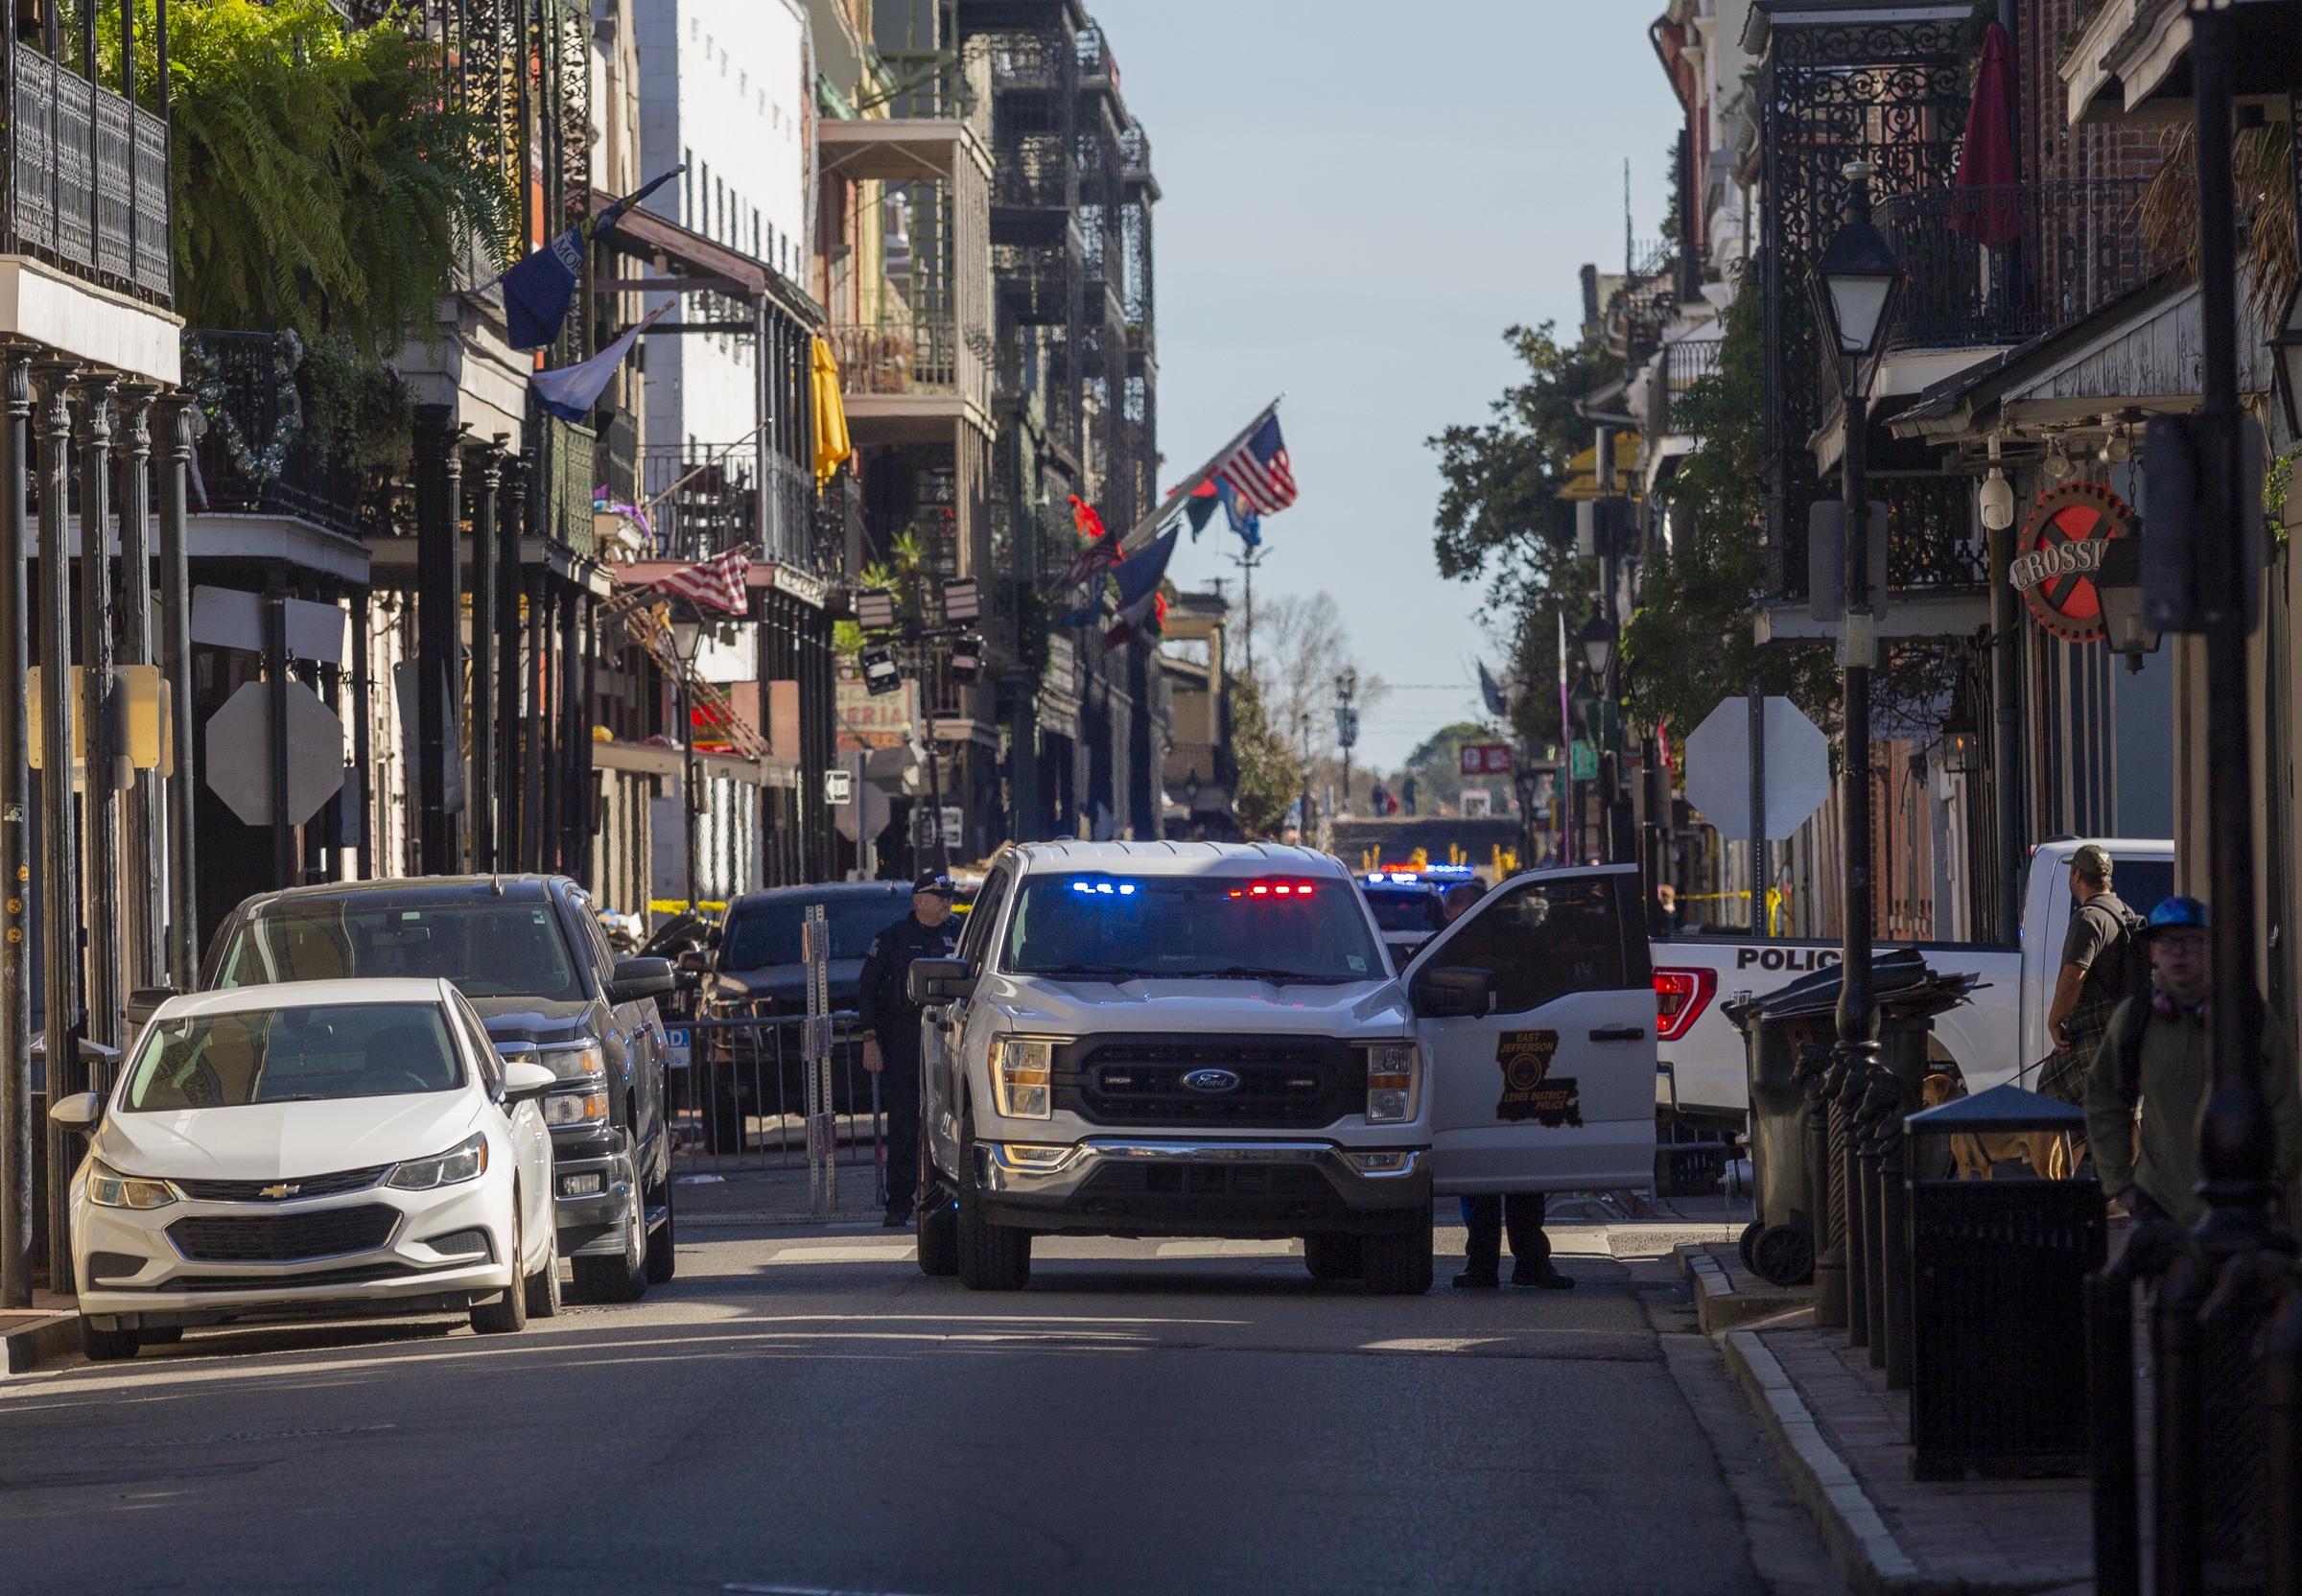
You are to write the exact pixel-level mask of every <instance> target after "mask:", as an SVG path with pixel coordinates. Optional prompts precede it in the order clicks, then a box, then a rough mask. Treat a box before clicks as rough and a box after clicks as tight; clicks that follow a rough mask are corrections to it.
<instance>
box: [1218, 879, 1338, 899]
mask: <svg viewBox="0 0 2302 1596" xmlns="http://www.w3.org/2000/svg"><path fill="white" fill-rule="evenodd" d="M1317 891H1318V888H1317V887H1316V886H1314V885H1313V884H1312V883H1311V882H1309V881H1281V880H1269V881H1250V882H1248V883H1247V884H1246V885H1245V886H1234V887H1232V888H1229V889H1228V890H1226V891H1225V893H1224V894H1223V895H1224V896H1225V897H1226V898H1287V899H1294V898H1309V897H1313V896H1315V895H1316V893H1317Z"/></svg>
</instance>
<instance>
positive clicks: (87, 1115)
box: [48, 1091, 104, 1131]
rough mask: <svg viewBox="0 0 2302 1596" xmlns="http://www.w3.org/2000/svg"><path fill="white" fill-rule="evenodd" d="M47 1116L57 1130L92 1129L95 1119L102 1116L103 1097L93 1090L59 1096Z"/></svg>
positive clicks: (94, 1125) (94, 1126)
mask: <svg viewBox="0 0 2302 1596" xmlns="http://www.w3.org/2000/svg"><path fill="white" fill-rule="evenodd" d="M48 1117H49V1119H50V1120H51V1121H53V1122H54V1123H55V1124H56V1126H57V1127H58V1128H59V1130H66V1131H92V1130H94V1129H95V1128H96V1121H98V1120H99V1119H102V1118H103V1117H104V1099H103V1098H101V1097H99V1096H97V1095H96V1093H94V1092H93V1091H75V1092H74V1093H72V1095H71V1096H69V1097H59V1098H58V1099H57V1102H56V1106H55V1107H54V1108H52V1109H50V1110H49V1111H48Z"/></svg>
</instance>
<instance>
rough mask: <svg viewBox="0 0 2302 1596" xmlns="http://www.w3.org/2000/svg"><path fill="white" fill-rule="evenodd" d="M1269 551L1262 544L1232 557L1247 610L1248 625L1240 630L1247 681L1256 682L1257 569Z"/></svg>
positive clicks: (1241, 651) (1240, 650) (1241, 650)
mask: <svg viewBox="0 0 2302 1596" xmlns="http://www.w3.org/2000/svg"><path fill="white" fill-rule="evenodd" d="M1267 552H1269V551H1267V550H1266V549H1265V548H1264V547H1263V546H1262V545H1261V544H1259V543H1258V544H1257V545H1256V546H1255V547H1254V548H1252V549H1248V550H1244V551H1242V552H1239V553H1236V554H1233V555H1232V556H1231V563H1232V564H1233V565H1235V566H1237V567H1238V568H1239V576H1240V580H1241V582H1242V584H1243V587H1242V593H1241V599H1242V602H1243V604H1244V606H1245V609H1246V625H1245V626H1244V627H1243V628H1242V629H1241V630H1240V633H1239V643H1240V649H1239V652H1240V653H1241V654H1242V655H1243V656H1244V657H1245V659H1246V662H1247V679H1248V680H1249V681H1251V682H1252V681H1254V680H1255V568H1256V567H1257V566H1258V565H1260V564H1262V563H1263V555H1264V554H1265V553H1267Z"/></svg>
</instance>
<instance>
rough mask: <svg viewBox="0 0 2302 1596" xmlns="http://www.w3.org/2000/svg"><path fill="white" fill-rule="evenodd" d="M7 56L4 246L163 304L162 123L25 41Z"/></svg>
mask: <svg viewBox="0 0 2302 1596" xmlns="http://www.w3.org/2000/svg"><path fill="white" fill-rule="evenodd" d="M8 60H9V62H10V65H11V71H10V75H9V81H8V160H7V163H6V168H5V170H6V173H7V179H8V188H7V195H6V203H7V213H6V224H7V231H8V238H7V247H8V248H9V249H11V250H12V251H15V252H17V253H22V254H30V255H35V256H37V257H39V258H40V259H42V260H45V261H48V262H50V263H51V264H53V265H56V266H59V267H62V268H64V269H65V270H69V271H71V272H73V273H74V274H76V275H78V276H82V277H85V278H87V279H88V280H89V281H91V282H95V283H99V284H102V285H103V286H104V287H106V288H109V289H114V290H116V291H118V292H120V293H128V294H131V295H133V296H134V297H136V298H138V299H142V300H145V301H147V302H150V303H153V304H156V305H159V306H161V307H162V308H165V307H167V306H168V305H169V304H170V303H171V302H172V301H173V298H174V286H175V278H174V270H173V263H172V256H171V249H172V246H171V242H170V220H171V219H170V215H169V201H168V162H169V148H168V123H167V122H166V120H165V119H163V118H161V117H159V116H156V115H154V114H153V113H152V112H151V111H148V110H146V109H144V108H143V107H142V106H137V105H133V104H131V103H130V102H129V101H128V100H127V99H125V98H123V97H122V96H120V95H118V94H115V93H113V92H112V91H111V90H110V89H107V88H104V87H101V86H99V85H97V84H95V83H92V82H89V81H88V80H87V79H85V78H82V77H81V76H79V75H78V74H77V73H75V72H73V71H71V70H70V69H69V68H67V67H64V66H61V65H59V63H58V62H56V61H53V60H51V59H48V58H47V57H46V56H43V55H40V54H39V53H38V52H36V51H35V50H33V49H31V48H29V47H28V46H25V45H21V44H18V45H15V46H13V47H12V48H11V49H10V50H9V52H8Z"/></svg>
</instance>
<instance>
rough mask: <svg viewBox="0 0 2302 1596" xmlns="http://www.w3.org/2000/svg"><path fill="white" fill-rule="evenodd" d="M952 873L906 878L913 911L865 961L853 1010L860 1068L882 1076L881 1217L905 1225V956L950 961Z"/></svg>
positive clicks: (915, 1177)
mask: <svg viewBox="0 0 2302 1596" xmlns="http://www.w3.org/2000/svg"><path fill="white" fill-rule="evenodd" d="M958 896H959V893H958V889H957V888H955V887H953V886H952V885H951V877H950V876H949V875H947V874H945V873H944V872H943V871H941V870H923V871H921V872H920V873H919V875H918V876H917V877H915V878H914V879H913V880H912V882H911V912H910V913H909V914H907V915H905V916H904V918H903V919H901V920H899V921H897V922H896V923H895V924H894V925H892V926H890V927H887V928H886V929H885V930H883V931H881V933H880V934H879V938H878V940H876V941H875V942H873V943H872V945H871V951H870V953H869V954H868V955H866V956H865V958H864V960H863V974H862V979H861V982H860V987H859V990H858V993H857V1004H856V1006H857V1010H858V1011H859V1013H860V1015H861V1017H862V1021H863V1023H864V1025H865V1026H866V1027H867V1030H866V1033H865V1036H864V1039H863V1068H865V1069H867V1070H869V1071H870V1072H871V1073H872V1074H874V1075H877V1076H879V1078H880V1102H881V1107H882V1108H884V1109H885V1110H886V1111H887V1217H886V1224H887V1226H888V1227H889V1228H890V1229H894V1228H897V1227H900V1226H904V1225H908V1224H909V1223H910V1222H911V1210H912V1208H913V1205H914V1204H915V1203H916V1202H917V1200H918V1189H919V1090H920V1078H919V1066H920V1036H919V1023H920V1010H919V1007H918V1005H917V1004H915V1003H913V1002H912V1001H911V993H910V979H911V961H912V960H914V959H948V958H950V957H951V953H952V951H953V950H954V949H956V948H957V946H958V943H959V927H958V926H957V925H956V924H955V923H954V922H953V921H952V919H951V901H952V900H953V899H954V898H956V897H958Z"/></svg>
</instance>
